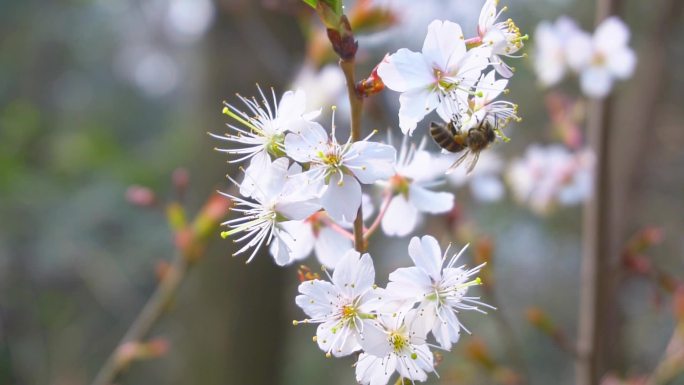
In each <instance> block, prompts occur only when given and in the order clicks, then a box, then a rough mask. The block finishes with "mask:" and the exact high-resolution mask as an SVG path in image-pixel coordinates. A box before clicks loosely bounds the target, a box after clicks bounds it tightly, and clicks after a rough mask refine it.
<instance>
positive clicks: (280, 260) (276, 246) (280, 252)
mask: <svg viewBox="0 0 684 385" xmlns="http://www.w3.org/2000/svg"><path fill="white" fill-rule="evenodd" d="M283 235H285V234H283ZM270 252H271V255H272V256H273V259H274V260H275V262H276V263H277V264H278V266H285V265H287V264H290V263H292V262H293V261H294V259H293V258H292V255H291V254H290V248H289V247H288V245H287V243H286V242H285V240H284V239H283V238H281V237H280V236H277V235H276V236H275V237H274V239H273V241H272V242H271V247H270Z"/></svg>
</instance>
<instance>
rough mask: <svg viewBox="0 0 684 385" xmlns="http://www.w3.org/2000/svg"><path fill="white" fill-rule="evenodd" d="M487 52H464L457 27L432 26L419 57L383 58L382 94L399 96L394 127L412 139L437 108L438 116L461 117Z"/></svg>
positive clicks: (399, 54)
mask: <svg viewBox="0 0 684 385" xmlns="http://www.w3.org/2000/svg"><path fill="white" fill-rule="evenodd" d="M490 54H491V48H489V47H485V46H480V47H476V48H473V49H471V50H469V51H467V50H466V44H465V40H464V37H463V31H462V30H461V26H459V25H458V24H456V23H453V22H451V21H441V20H435V21H433V22H432V23H430V25H429V26H428V32H427V36H426V37H425V41H424V43H423V49H422V52H413V51H410V50H408V49H406V48H402V49H400V50H398V51H397V52H396V53H394V54H392V55H389V56H387V57H386V58H385V59H384V60H383V62H382V63H380V65H379V66H378V74H379V75H380V77H381V78H382V81H383V82H384V83H385V86H387V88H389V89H391V90H394V91H397V92H400V93H401V95H400V96H399V103H400V107H399V127H400V128H401V130H402V132H404V134H408V135H411V134H412V133H413V131H414V130H415V128H416V126H417V124H418V122H420V121H421V120H423V118H424V117H425V115H427V114H429V113H430V112H431V111H433V110H435V109H436V108H441V109H442V110H443V111H446V112H443V113H442V115H451V114H454V113H455V114H458V113H460V111H461V109H463V108H465V107H466V105H467V100H468V95H469V93H470V91H471V90H472V87H473V86H474V85H475V83H476V82H477V80H478V79H479V77H480V74H481V73H482V71H483V70H484V69H485V68H486V67H487V66H488V65H489V57H490Z"/></svg>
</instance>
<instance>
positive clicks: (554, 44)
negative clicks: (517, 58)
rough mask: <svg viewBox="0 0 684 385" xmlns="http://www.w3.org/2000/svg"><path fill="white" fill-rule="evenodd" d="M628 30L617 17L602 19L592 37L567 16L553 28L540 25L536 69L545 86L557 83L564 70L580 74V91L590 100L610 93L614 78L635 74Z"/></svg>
mask: <svg viewBox="0 0 684 385" xmlns="http://www.w3.org/2000/svg"><path fill="white" fill-rule="evenodd" d="M629 37H630V31H629V28H628V27H627V25H626V24H625V23H624V22H623V21H622V20H620V19H619V18H618V17H615V16H613V17H609V18H607V19H605V20H604V21H603V22H602V23H601V24H600V25H599V26H598V27H597V28H596V31H595V32H594V34H593V36H592V35H591V34H589V33H587V32H585V31H582V30H581V29H580V28H579V27H577V24H576V23H575V22H574V21H573V20H572V19H570V18H568V17H561V18H559V19H558V20H557V21H556V22H555V23H554V24H553V25H552V24H550V23H548V22H542V23H540V24H539V26H537V31H536V35H535V40H536V50H535V51H536V52H535V70H536V73H537V77H538V78H539V80H540V82H541V83H542V85H544V86H547V87H548V86H552V85H554V84H556V83H558V82H559V81H560V80H561V79H562V78H563V76H564V75H565V73H566V70H567V69H571V70H573V71H574V72H575V73H577V74H578V75H579V78H580V87H581V88H582V92H583V93H584V94H585V95H587V96H589V97H593V98H603V97H605V96H606V95H608V94H609V93H610V91H611V90H612V88H613V83H614V81H615V79H623V80H624V79H627V78H629V77H630V76H632V74H633V73H634V68H635V66H636V61H637V59H636V54H635V53H634V50H632V49H631V48H630V47H629V46H628V43H629Z"/></svg>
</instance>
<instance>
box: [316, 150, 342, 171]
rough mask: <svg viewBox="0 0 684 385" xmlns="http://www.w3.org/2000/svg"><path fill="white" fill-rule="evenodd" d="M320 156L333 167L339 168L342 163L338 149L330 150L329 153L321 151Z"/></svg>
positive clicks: (322, 160)
mask: <svg viewBox="0 0 684 385" xmlns="http://www.w3.org/2000/svg"><path fill="white" fill-rule="evenodd" d="M318 157H319V158H320V159H321V162H322V163H323V164H325V165H328V166H330V167H333V168H339V167H340V166H341V165H342V156H340V154H339V153H337V152H336V151H330V152H328V153H324V152H322V151H321V152H319V153H318Z"/></svg>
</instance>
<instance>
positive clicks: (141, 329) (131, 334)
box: [92, 252, 190, 385]
mask: <svg viewBox="0 0 684 385" xmlns="http://www.w3.org/2000/svg"><path fill="white" fill-rule="evenodd" d="M189 267H190V264H189V262H188V261H187V258H185V257H184V256H183V254H182V253H180V252H179V253H178V254H177V255H176V256H175V259H174V261H173V264H172V265H171V267H170V268H169V270H168V271H167V272H166V273H165V275H164V277H163V278H162V279H161V280H160V281H159V285H158V286H157V289H156V290H155V292H154V294H152V297H150V299H149V300H148V301H147V303H146V304H145V306H144V307H143V309H142V310H141V311H140V314H138V317H137V318H136V319H135V321H134V322H133V324H131V326H130V328H129V329H128V331H127V332H126V334H124V337H123V338H122V339H121V341H120V342H119V344H118V345H117V347H116V349H114V351H113V352H112V353H111V355H110V356H109V358H108V359H107V362H106V363H105V365H104V366H103V367H102V368H101V369H100V371H99V372H98V373H97V376H95V380H93V382H92V385H110V384H112V383H114V380H116V377H117V376H118V375H119V374H120V373H121V371H122V370H123V369H125V367H126V366H127V365H126V364H127V362H126V361H124V360H121V359H120V356H119V352H120V351H121V348H122V347H123V346H125V345H126V344H127V343H131V342H140V341H142V340H143V339H144V338H145V337H146V336H147V334H148V333H149V332H150V329H152V326H154V324H155V323H156V322H157V320H159V318H160V317H161V315H162V314H163V313H164V311H165V310H166V308H167V305H168V304H169V303H170V301H171V299H172V298H173V296H174V295H175V293H176V291H177V290H178V288H179V287H180V285H181V283H182V282H183V280H184V278H185V276H186V274H187V272H188V268H189Z"/></svg>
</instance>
